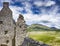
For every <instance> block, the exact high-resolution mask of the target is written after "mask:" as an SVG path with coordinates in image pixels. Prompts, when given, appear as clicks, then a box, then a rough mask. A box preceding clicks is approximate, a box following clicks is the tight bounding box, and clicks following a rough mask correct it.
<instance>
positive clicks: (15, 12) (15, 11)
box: [10, 6, 23, 21]
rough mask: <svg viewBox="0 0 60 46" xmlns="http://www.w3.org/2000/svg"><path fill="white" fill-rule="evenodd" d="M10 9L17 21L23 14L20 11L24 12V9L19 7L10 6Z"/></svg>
mask: <svg viewBox="0 0 60 46" xmlns="http://www.w3.org/2000/svg"><path fill="white" fill-rule="evenodd" d="M10 9H11V10H12V12H13V18H14V20H15V21H17V18H18V16H19V14H21V13H20V12H19V11H22V10H23V8H22V7H17V6H10Z"/></svg>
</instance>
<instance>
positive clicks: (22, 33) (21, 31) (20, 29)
mask: <svg viewBox="0 0 60 46" xmlns="http://www.w3.org/2000/svg"><path fill="white" fill-rule="evenodd" d="M25 37H26V24H25V21H24V18H23V16H22V15H19V18H18V20H17V23H16V38H15V39H16V46H20V45H21V44H22V43H23V41H24V38H25Z"/></svg>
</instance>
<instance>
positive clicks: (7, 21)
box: [0, 2, 26, 46]
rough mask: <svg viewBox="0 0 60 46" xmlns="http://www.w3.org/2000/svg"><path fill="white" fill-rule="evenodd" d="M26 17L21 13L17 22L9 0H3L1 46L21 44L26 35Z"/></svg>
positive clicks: (0, 24)
mask: <svg viewBox="0 0 60 46" xmlns="http://www.w3.org/2000/svg"><path fill="white" fill-rule="evenodd" d="M25 30H26V26H25V21H24V17H23V16H22V15H19V18H18V20H17V22H15V21H14V20H13V18H12V11H11V9H10V8H9V3H8V2H3V8H2V9H1V11H0V46H20V45H21V44H22V42H23V41H24V38H25V36H26V31H25Z"/></svg>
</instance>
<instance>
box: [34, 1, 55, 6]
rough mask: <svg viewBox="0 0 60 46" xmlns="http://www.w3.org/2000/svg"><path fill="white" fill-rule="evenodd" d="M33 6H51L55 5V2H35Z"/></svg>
mask: <svg viewBox="0 0 60 46" xmlns="http://www.w3.org/2000/svg"><path fill="white" fill-rule="evenodd" d="M34 4H35V5H36V6H51V5H55V4H56V3H55V1H51V0H47V1H35V2H34Z"/></svg>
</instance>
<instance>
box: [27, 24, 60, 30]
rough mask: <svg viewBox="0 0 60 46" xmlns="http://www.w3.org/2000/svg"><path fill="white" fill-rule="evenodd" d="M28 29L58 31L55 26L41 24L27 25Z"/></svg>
mask: <svg viewBox="0 0 60 46" xmlns="http://www.w3.org/2000/svg"><path fill="white" fill-rule="evenodd" d="M27 30H28V31H60V29H57V28H55V27H48V26H45V25H42V24H32V25H30V26H28V27H27Z"/></svg>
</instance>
